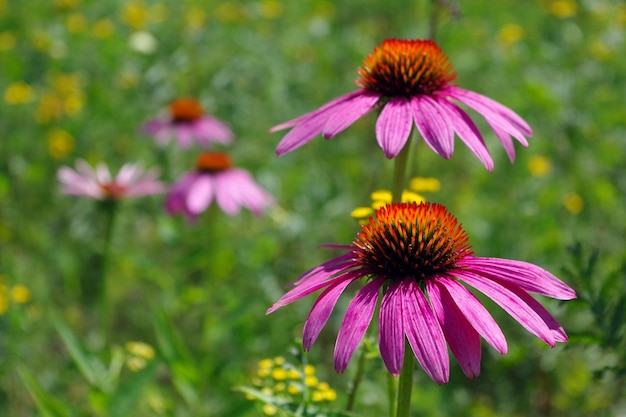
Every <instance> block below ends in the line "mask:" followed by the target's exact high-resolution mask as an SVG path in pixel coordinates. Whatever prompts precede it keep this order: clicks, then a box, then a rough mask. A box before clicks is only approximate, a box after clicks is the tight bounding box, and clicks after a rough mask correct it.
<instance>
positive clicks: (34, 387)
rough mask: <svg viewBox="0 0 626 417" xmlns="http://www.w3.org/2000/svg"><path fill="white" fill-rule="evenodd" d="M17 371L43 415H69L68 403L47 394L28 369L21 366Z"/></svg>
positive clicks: (46, 416) (49, 416)
mask: <svg viewBox="0 0 626 417" xmlns="http://www.w3.org/2000/svg"><path fill="white" fill-rule="evenodd" d="M17 372H18V373H19V375H20V378H22V382H24V385H25V386H26V389H27V390H28V393H29V394H30V396H31V398H32V399H33V401H34V402H35V406H36V407H37V410H39V413H40V414H41V416H42V417H68V416H69V415H70V412H69V410H68V407H67V406H66V404H65V403H63V402H62V401H59V400H57V399H56V398H55V397H53V396H51V395H49V394H46V393H45V392H44V391H43V390H42V389H41V387H40V386H39V384H38V383H37V381H36V380H35V378H33V376H32V375H31V374H30V373H29V372H28V371H26V370H25V369H22V368H20V369H18V370H17Z"/></svg>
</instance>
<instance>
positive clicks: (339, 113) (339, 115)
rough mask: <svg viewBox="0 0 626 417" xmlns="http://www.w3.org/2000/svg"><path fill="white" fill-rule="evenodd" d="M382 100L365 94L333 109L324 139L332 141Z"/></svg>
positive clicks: (326, 125) (377, 96)
mask: <svg viewBox="0 0 626 417" xmlns="http://www.w3.org/2000/svg"><path fill="white" fill-rule="evenodd" d="M379 98H380V96H379V95H377V94H370V93H363V94H361V95H358V96H355V97H353V98H352V99H351V100H346V101H344V102H343V103H341V104H338V105H336V106H335V107H333V109H332V115H331V116H330V117H329V118H328V121H327V122H326V124H325V125H324V129H323V130H322V135H323V136H324V139H330V138H332V137H334V136H336V135H338V134H339V133H341V132H343V131H344V130H346V128H348V126H350V125H351V124H353V123H354V122H356V121H357V120H358V119H360V118H361V117H363V116H364V115H365V114H367V113H369V112H370V111H371V110H372V108H374V106H375V105H376V103H377V102H378V99H379Z"/></svg>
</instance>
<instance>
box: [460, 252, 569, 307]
mask: <svg viewBox="0 0 626 417" xmlns="http://www.w3.org/2000/svg"><path fill="white" fill-rule="evenodd" d="M458 265H459V266H460V267H463V268H468V269H469V270H471V271H472V272H474V273H475V274H478V275H481V276H484V277H486V278H489V279H491V280H495V281H498V282H507V283H509V284H511V285H515V286H518V287H520V288H522V289H523V290H525V291H529V292H534V293H537V294H541V295H545V296H547V297H552V298H556V299H558V300H571V299H574V298H576V292H575V291H574V290H573V289H572V288H571V287H569V286H568V285H567V284H566V283H564V282H563V281H561V280H560V279H558V278H557V277H555V276H554V275H552V274H551V273H549V272H548V271H546V270H545V269H543V268H540V267H538V266H537V265H533V264H531V263H528V262H523V261H515V260H510V259H500V258H478V257H473V256H467V257H465V258H464V259H462V260H461V261H459V263H458Z"/></svg>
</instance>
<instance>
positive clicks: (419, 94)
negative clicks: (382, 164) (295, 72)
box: [270, 39, 532, 170]
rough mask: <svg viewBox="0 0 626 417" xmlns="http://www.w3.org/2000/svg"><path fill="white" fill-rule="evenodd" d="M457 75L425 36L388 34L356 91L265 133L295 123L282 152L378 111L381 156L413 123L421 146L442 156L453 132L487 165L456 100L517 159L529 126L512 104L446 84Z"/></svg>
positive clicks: (394, 151)
mask: <svg viewBox="0 0 626 417" xmlns="http://www.w3.org/2000/svg"><path fill="white" fill-rule="evenodd" d="M455 78H456V73H455V71H454V70H453V68H452V65H451V64H450V63H449V62H448V57H447V56H446V55H445V54H444V53H443V51H442V50H441V49H440V48H439V46H437V44H436V43H435V42H433V41H430V40H400V39H387V40H385V41H383V43H382V44H381V45H379V46H377V47H376V48H375V49H374V50H373V51H372V53H371V54H370V55H369V56H368V57H367V58H366V59H365V61H364V63H363V66H362V67H361V68H360V69H359V77H358V79H357V80H356V84H357V85H358V86H359V87H361V89H360V90H357V91H354V92H352V93H349V94H346V95H343V96H341V97H339V98H337V99H335V100H333V101H331V102H329V103H327V104H326V105H324V106H322V107H320V108H319V109H317V110H315V111H313V112H311V113H307V114H305V115H303V116H300V117H298V118H296V119H293V120H290V121H288V122H285V123H282V124H280V125H277V126H274V127H273V128H272V129H270V132H275V131H278V130H282V129H286V128H289V127H293V129H292V130H291V131H290V132H289V133H287V135H285V137H284V138H283V139H282V140H281V141H280V143H279V144H278V146H277V147H276V154H277V155H279V156H280V155H283V154H285V153H287V152H291V151H293V150H294V149H296V148H299V147H300V146H302V145H304V144H306V143H308V142H309V141H311V140H312V139H313V138H314V137H315V136H317V135H319V134H320V133H321V134H322V135H323V137H324V138H326V139H330V138H332V137H334V136H336V135H337V134H339V133H340V132H342V131H343V130H345V129H346V128H347V127H348V126H350V125H351V124H352V123H354V122H355V121H356V120H358V119H359V118H360V117H362V116H363V115H365V114H367V113H369V112H370V111H372V110H374V109H380V110H381V111H380V115H379V116H378V120H377V121H376V139H377V141H378V144H379V145H380V147H381V148H382V149H383V151H384V153H385V156H386V157H387V158H393V157H395V156H396V155H398V153H399V152H400V151H401V150H402V148H403V147H404V145H405V144H406V143H407V140H408V138H409V135H410V134H411V130H412V128H413V124H414V123H415V125H416V126H417V130H418V131H419V132H420V134H421V136H422V137H423V138H424V141H425V142H426V144H427V145H428V146H429V147H430V148H432V150H433V151H435V152H436V153H437V154H438V155H440V156H442V157H443V158H445V159H448V158H450V157H451V156H452V153H453V152H454V134H455V133H456V134H457V136H458V137H459V138H460V139H461V140H462V141H463V142H464V143H465V144H466V145H467V146H468V147H469V149H470V150H471V151H472V152H473V153H474V154H475V155H476V156H477V157H478V159H479V160H480V161H481V162H482V163H483V165H484V166H485V167H486V168H487V169H489V170H491V169H493V161H492V159H491V156H490V155H489V151H488V150H487V147H486V145H485V142H484V141H483V138H482V135H481V134H480V132H479V131H478V128H477V127H476V125H475V124H474V122H473V121H472V119H471V118H470V117H469V115H468V114H467V113H466V112H465V111H464V110H462V109H461V108H460V107H459V106H457V105H456V104H455V103H454V101H458V102H460V103H463V104H465V105H467V106H468V107H470V108H472V109H473V110H474V111H476V112H477V113H479V114H480V115H482V116H483V117H484V118H485V119H486V120H487V123H488V124H489V126H491V128H492V129H493V130H494V132H495V133H496V136H497V137H498V139H499V140H500V142H501V143H502V146H504V149H505V150H506V152H507V154H508V156H509V159H510V160H511V161H513V160H514V158H515V148H514V146H513V141H512V140H511V136H512V137H514V138H515V139H517V140H518V141H519V142H520V143H521V144H522V145H523V146H528V142H527V141H526V138H525V137H526V136H531V135H532V130H531V128H530V126H528V124H527V123H526V122H525V121H524V120H523V119H522V118H521V117H520V116H518V115H517V114H516V113H515V112H513V111H512V110H511V109H509V108H507V107H505V106H503V105H502V104H500V103H498V102H496V101H494V100H492V99H490V98H488V97H485V96H483V95H481V94H478V93H475V92H472V91H469V90H465V89H463V88H461V87H458V86H456V85H453V84H451V83H452V82H453V81H454V80H455Z"/></svg>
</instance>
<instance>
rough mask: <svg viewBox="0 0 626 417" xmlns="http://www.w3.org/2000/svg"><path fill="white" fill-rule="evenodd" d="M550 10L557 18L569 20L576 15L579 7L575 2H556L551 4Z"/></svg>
mask: <svg viewBox="0 0 626 417" xmlns="http://www.w3.org/2000/svg"><path fill="white" fill-rule="evenodd" d="M549 10H550V13H552V14H553V15H554V16H555V17H557V18H559V19H567V18H568V17H572V16H575V15H576V13H577V12H578V5H577V4H576V2H575V1H573V0H555V1H553V2H552V3H551V4H550V7H549Z"/></svg>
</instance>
